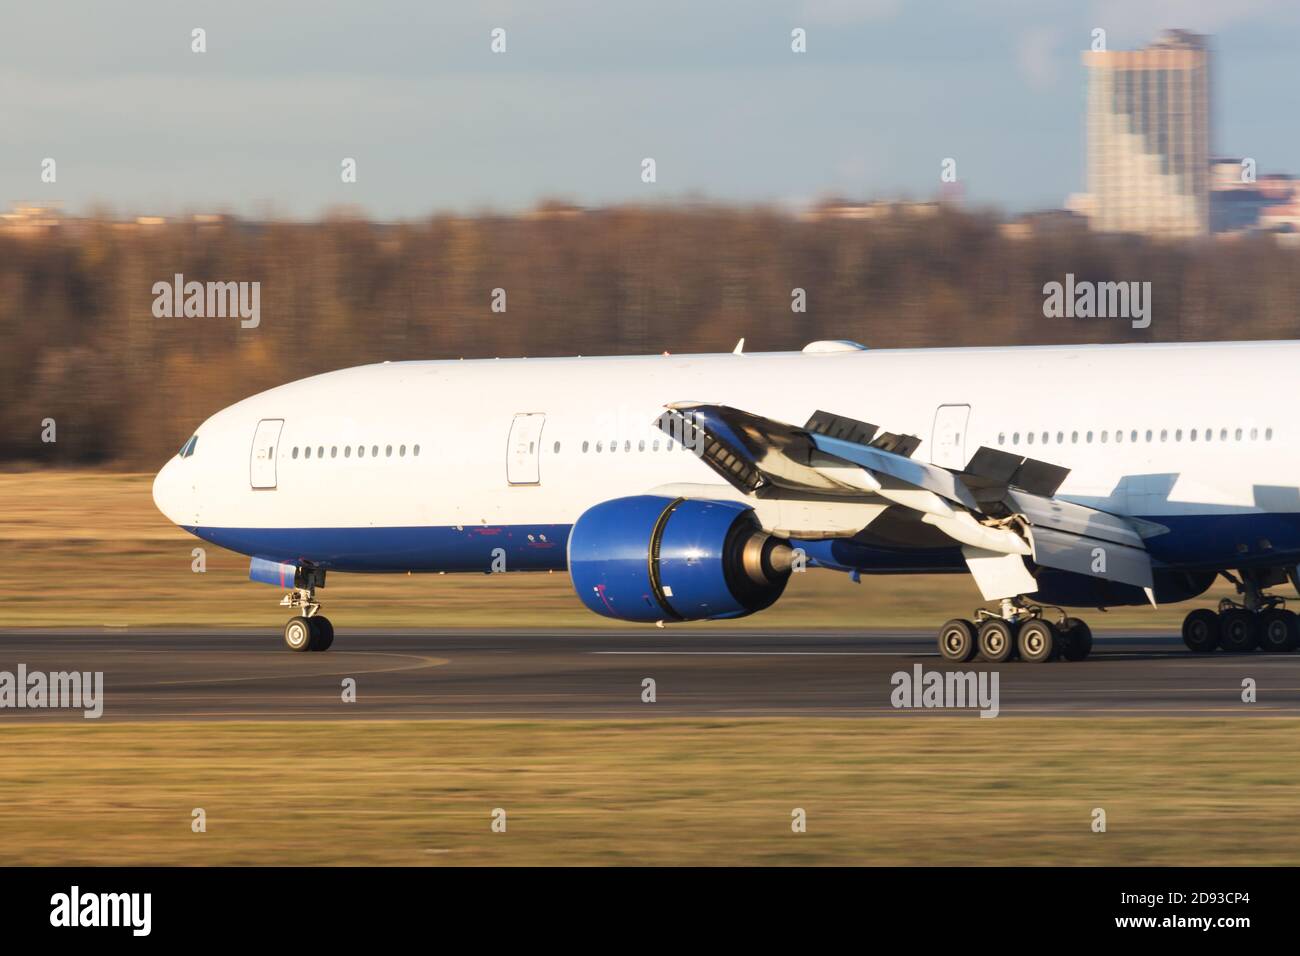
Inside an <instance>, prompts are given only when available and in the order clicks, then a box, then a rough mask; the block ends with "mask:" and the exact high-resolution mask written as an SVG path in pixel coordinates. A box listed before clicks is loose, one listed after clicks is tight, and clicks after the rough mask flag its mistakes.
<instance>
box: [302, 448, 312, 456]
mask: <svg viewBox="0 0 1300 956" xmlns="http://www.w3.org/2000/svg"><path fill="white" fill-rule="evenodd" d="M302 452H303V454H302V457H304V458H310V457H311V446H310V445H308V446H307V447H306V448H304V449H303V450H302Z"/></svg>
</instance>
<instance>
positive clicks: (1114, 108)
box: [1083, 30, 1210, 237]
mask: <svg viewBox="0 0 1300 956" xmlns="http://www.w3.org/2000/svg"><path fill="white" fill-rule="evenodd" d="M1083 64H1084V66H1085V67H1087V69H1088V118H1087V135H1088V155H1087V167H1088V191H1089V194H1090V196H1089V200H1088V204H1089V206H1090V213H1091V225H1092V227H1093V228H1094V229H1098V230H1101V231H1103V232H1137V233H1144V234H1146V235H1152V236H1164V237H1185V236H1199V235H1204V234H1206V233H1207V232H1209V229H1210V188H1209V173H1210V51H1209V47H1208V45H1207V43H1206V38H1205V37H1203V36H1201V35H1199V34H1195V33H1188V32H1187V31H1184V30H1170V31H1166V32H1165V33H1163V34H1162V35H1161V36H1160V39H1158V40H1157V41H1156V42H1155V43H1153V44H1151V45H1150V46H1148V47H1145V48H1144V49H1141V50H1123V51H1120V50H1117V51H1104V52H1087V53H1084V54H1083Z"/></svg>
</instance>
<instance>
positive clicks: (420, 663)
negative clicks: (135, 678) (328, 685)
mask: <svg viewBox="0 0 1300 956" xmlns="http://www.w3.org/2000/svg"><path fill="white" fill-rule="evenodd" d="M366 653H367V654H371V655H374V656H376V657H410V658H413V659H414V660H415V661H416V663H414V664H408V665H406V666H405V667H378V668H375V669H373V670H366V671H359V670H355V669H353V668H345V669H344V670H339V671H323V672H315V673H312V674H303V673H301V672H298V673H291V674H263V675H260V676H257V677H209V678H196V679H192V680H164V681H152V682H149V683H147V685H146V686H149V687H173V686H178V685H182V684H239V683H247V682H250V681H267V680H293V679H294V678H301V677H338V676H339V675H340V674H342V675H343V676H345V677H352V676H354V675H358V674H395V673H398V672H399V671H413V670H420V669H421V668H425V667H441V666H443V665H444V664H450V663H451V660H450V658H446V657H426V656H422V655H420V656H417V655H413V654H396V653H386V652H384V651H367V652H366ZM322 663H326V662H324V661H322Z"/></svg>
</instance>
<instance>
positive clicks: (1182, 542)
mask: <svg viewBox="0 0 1300 956" xmlns="http://www.w3.org/2000/svg"><path fill="white" fill-rule="evenodd" d="M1144 520H1146V521H1151V522H1154V523H1156V524H1161V525H1164V526H1165V527H1167V528H1168V529H1169V532H1168V533H1167V534H1161V535H1156V536H1155V537H1151V538H1148V539H1147V540H1146V545H1147V549H1148V550H1149V551H1150V553H1151V557H1152V559H1153V560H1155V561H1156V562H1157V564H1158V565H1161V566H1164V567H1169V568H1211V569H1221V568H1242V567H1253V566H1270V565H1271V566H1278V565H1284V564H1298V563H1300V513H1283V514H1240V513H1238V514H1209V515H1159V516H1154V517H1146V518H1144ZM571 527H572V526H571V525H568V524H514V525H472V526H471V525H467V526H465V527H448V526H434V527H401V528H210V527H201V526H200V527H193V526H189V527H186V529H185V530H186V531H188V532H190V533H191V534H193V535H196V536H197V537H200V538H203V539H204V540H205V541H211V542H212V543H213V544H216V545H220V546H221V547H223V548H229V549H230V550H231V551H236V552H239V553H240V554H246V555H249V556H252V557H256V558H264V559H266V560H268V561H277V562H286V563H291V564H296V563H299V562H303V561H306V562H309V563H312V564H315V565H318V566H319V567H322V568H327V569H333V570H338V571H373V572H398V571H479V572H483V573H487V572H489V571H491V570H492V566H493V561H494V559H495V558H497V557H498V555H500V556H501V557H503V558H504V561H505V569H506V570H507V571H563V570H565V569H566V568H567V566H568V562H567V555H566V552H567V546H568V540H569V530H570V528H571ZM791 543H792V544H794V545H796V546H797V547H802V548H803V549H804V550H805V552H806V553H807V555H808V557H809V559H810V564H811V565H812V566H822V567H830V568H837V569H839V570H846V571H847V570H860V571H863V572H894V573H926V572H931V573H932V572H944V571H965V570H966V565H965V562H964V561H963V560H962V557H961V551H960V550H959V549H957V548H951V549H950V548H937V549H924V550H907V549H901V548H880V547H871V546H868V545H863V544H860V543H858V542H855V541H850V540H845V539H834V540H828V541H799V540H793V541H792V542H791ZM498 549H499V550H498ZM498 563H499V562H498Z"/></svg>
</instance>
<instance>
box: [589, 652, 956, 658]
mask: <svg viewBox="0 0 1300 956" xmlns="http://www.w3.org/2000/svg"><path fill="white" fill-rule="evenodd" d="M587 653H588V654H611V655H614V654H618V655H624V656H637V655H640V656H657V657H938V656H939V655H938V654H917V653H915V652H914V651H587Z"/></svg>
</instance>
